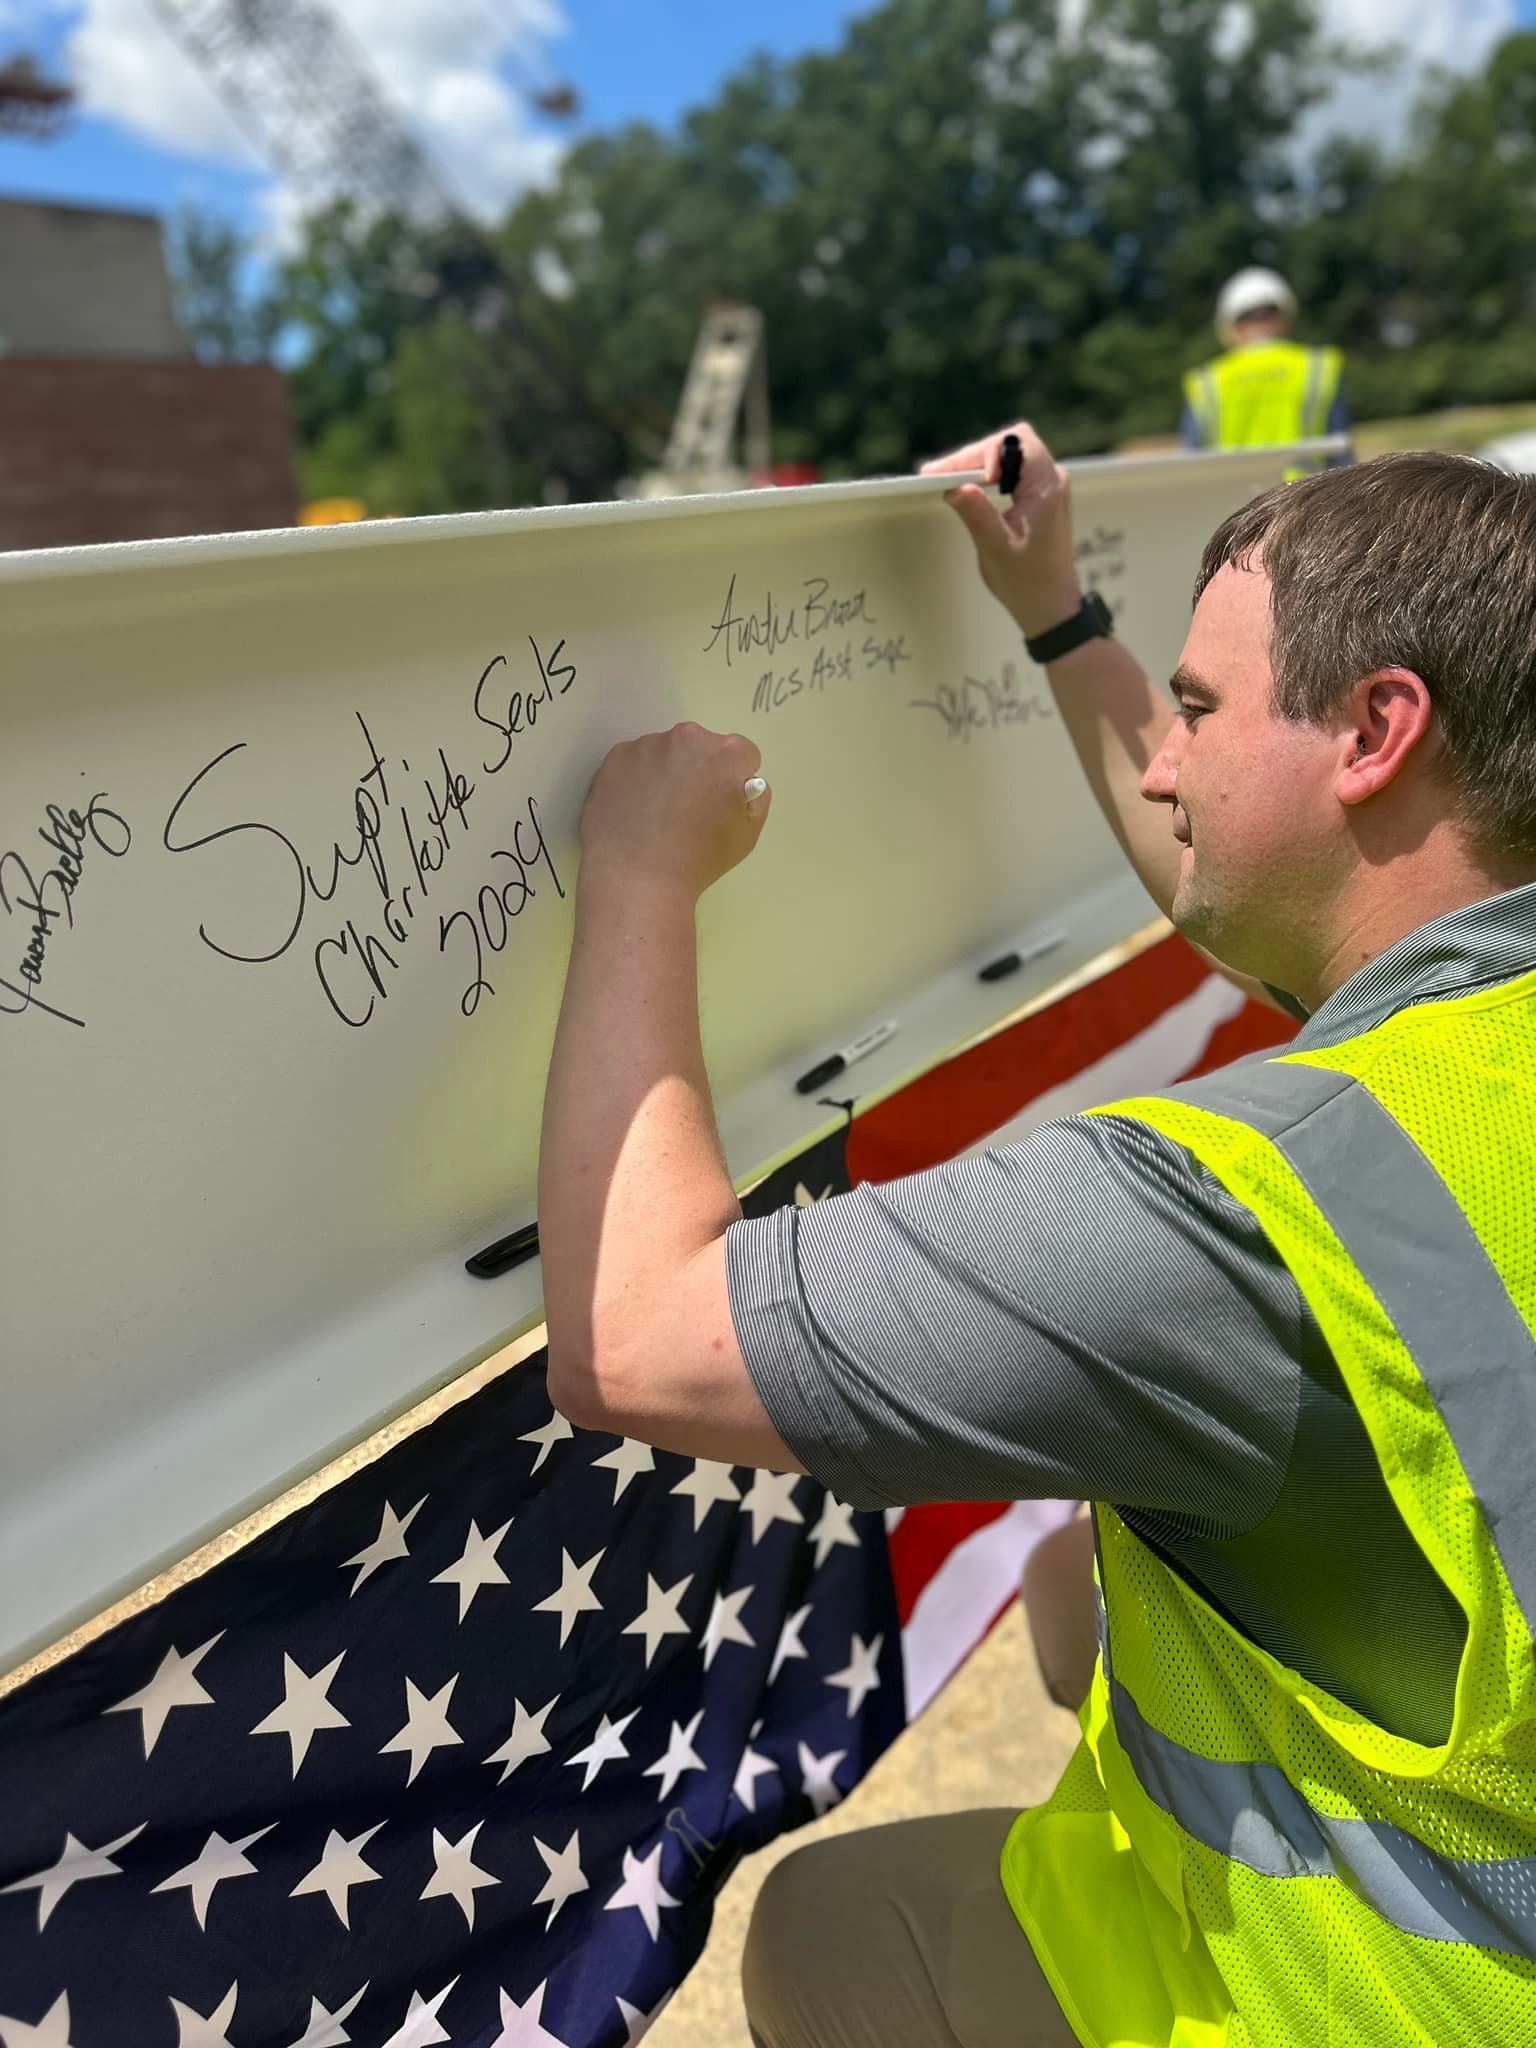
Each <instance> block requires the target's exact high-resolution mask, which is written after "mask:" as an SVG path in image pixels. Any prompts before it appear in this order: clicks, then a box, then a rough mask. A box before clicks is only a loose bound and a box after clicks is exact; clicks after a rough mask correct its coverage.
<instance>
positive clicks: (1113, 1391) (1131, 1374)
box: [726, 883, 1536, 1742]
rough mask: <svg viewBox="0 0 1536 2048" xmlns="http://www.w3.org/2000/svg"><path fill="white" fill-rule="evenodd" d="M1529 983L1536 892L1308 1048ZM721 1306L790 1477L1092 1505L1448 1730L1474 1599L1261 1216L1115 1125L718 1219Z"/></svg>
mask: <svg viewBox="0 0 1536 2048" xmlns="http://www.w3.org/2000/svg"><path fill="white" fill-rule="evenodd" d="M1533 969H1536V883H1532V884H1530V885H1528V886H1526V887H1524V888H1521V889H1515V890H1511V891H1509V892H1507V893H1505V894H1503V895H1500V896H1495V897H1492V898H1490V899H1489V900H1487V901H1486V902H1482V903H1475V904H1471V905H1468V906H1466V907H1464V908H1462V909H1459V910H1454V911H1451V912H1450V913H1448V914H1447V915H1446V916H1444V917H1438V918H1435V919H1434V920H1433V921H1432V922H1431V923H1429V924H1426V925H1423V926H1421V927H1420V928H1419V930H1417V931H1415V932H1413V933H1411V934H1410V935H1409V936H1408V937H1407V938H1405V939H1403V940H1401V941H1400V942H1399V943H1398V944H1397V945H1395V946H1393V947H1392V948H1391V949H1390V950H1389V951H1387V952H1385V953H1383V954H1381V955H1380V956H1379V957H1378V958H1377V959H1375V960H1373V961H1371V962H1370V963H1369V964H1368V965H1367V966H1365V967H1363V968H1361V969H1360V971H1359V972H1358V973H1357V974H1355V975H1353V976H1352V977H1351V978H1350V979H1349V980H1348V981H1347V982H1345V983H1344V985H1343V986H1342V987H1341V988H1339V989H1338V990H1337V991H1336V992H1335V993H1334V994H1333V995H1332V996H1330V997H1329V998H1328V1000H1327V1002H1325V1003H1324V1004H1323V1005H1322V1006H1321V1008H1320V1009H1318V1011H1317V1012H1316V1013H1315V1015H1313V1016H1312V1017H1311V1018H1309V1019H1308V1020H1307V1022H1306V1023H1305V1024H1304V1026H1303V1028H1302V1030H1301V1032H1300V1034H1299V1036H1298V1037H1297V1038H1296V1040H1295V1041H1294V1048H1295V1049H1296V1050H1304V1049H1307V1048H1313V1049H1316V1048H1319V1047H1323V1046H1329V1045H1338V1044H1341V1043H1342V1042H1343V1041H1344V1040H1346V1039H1349V1038H1354V1037H1357V1036H1359V1034H1360V1033H1361V1032H1363V1031H1369V1030H1371V1029H1372V1028H1373V1027H1375V1026H1376V1025H1378V1024H1381V1023H1382V1022H1384V1021H1385V1019H1386V1018H1388V1017H1390V1016H1391V1015H1392V1014H1393V1013H1394V1012H1395V1011H1397V1010H1400V1009H1402V1008H1404V1007H1406V1006H1407V1005H1408V1004H1410V1003H1422V1002H1433V1001H1435V1000H1437V999H1439V1000H1443V999H1444V998H1446V997H1449V996H1457V995H1464V994H1467V993H1469V992H1470V991H1472V990H1474V989H1478V988H1485V987H1489V986H1492V985H1494V984H1496V983H1498V982H1501V981H1508V980H1511V979H1512V978H1513V977H1515V976H1516V975H1519V974H1524V973H1529V972H1531V971H1532V970H1533ZM726 1259H727V1273H728V1278H729V1286H730V1299H731V1312H732V1316H733V1318H734V1321H735V1325H736V1333H737V1337H738V1340H739V1342H740V1344H741V1350H742V1355H743V1357H744V1358H745V1360H746V1364H747V1369H748V1371H749V1372H750V1374H751V1376H752V1380H753V1384H754V1385H755V1387H756V1388H757V1391H758V1394H759V1396H760V1398H761V1400H762V1402H763V1405H764V1407H765V1408H766V1410H767V1412H768V1414H769V1416H770V1418H771V1419H772V1421H773V1424H774V1426H775V1428H776V1429H777V1430H778V1432H779V1434H780V1435H781V1436H782V1437H783V1439H784V1441H785V1443H786V1444H788V1445H789V1447H790V1449H791V1450H792V1451H793V1452H794V1453H795V1455H796V1457H797V1458H798V1459H799V1460H800V1462H801V1463H802V1464H803V1465H804V1466H805V1467H806V1469H807V1471H809V1472H811V1473H812V1474H813V1475H814V1476H815V1477H816V1478H817V1479H819V1480H821V1481H822V1482H823V1483H824V1484H825V1485H826V1486H828V1487H830V1488H831V1489H832V1491H833V1492H834V1493H835V1494H837V1495H838V1497H839V1498H841V1499H842V1500H845V1501H848V1502H850V1503H852V1504H853V1505H854V1506H856V1507H863V1508H878V1507H889V1506H894V1505H897V1504H910V1503H915V1502H918V1501H933V1500H1023V1499H1044V1498H1054V1497H1060V1498H1066V1499H1077V1498H1084V1499H1090V1500H1103V1501H1109V1502H1111V1503H1113V1505H1114V1506H1115V1508H1116V1509H1117V1510H1118V1511H1119V1513H1120V1514H1122V1515H1123V1516H1124V1517H1125V1519H1126V1521H1127V1522H1128V1523H1129V1524H1130V1526H1131V1527H1132V1528H1133V1529H1134V1530H1135V1531H1136V1532H1137V1534H1138V1535H1139V1536H1141V1537H1142V1538H1143V1539H1144V1540H1145V1541H1146V1542H1147V1543H1149V1544H1151V1545H1152V1547H1153V1548H1154V1549H1155V1550H1156V1551H1157V1552H1158V1553H1159V1554H1160V1555H1161V1556H1162V1557H1163V1558H1164V1559H1165V1560H1166V1561H1167V1562H1168V1563H1169V1564H1170V1565H1171V1566H1172V1567H1173V1568H1174V1569H1176V1570H1177V1571H1179V1572H1180V1573H1182V1575H1183V1576H1184V1577H1185V1578H1186V1579H1187V1580H1189V1581H1190V1582H1191V1583H1192V1584H1193V1585H1195V1586H1196V1587H1197V1588H1198V1589H1199V1590H1200V1592H1201V1593H1202V1594H1203V1595H1204V1596H1205V1597H1206V1598H1207V1599H1208V1600H1210V1601H1211V1602H1212V1603H1213V1604H1214V1605H1215V1606H1216V1607H1217V1608H1218V1609H1219V1610H1220V1611H1221V1612H1222V1613H1224V1614H1225V1615H1226V1616H1227V1618H1228V1619H1229V1620H1230V1621H1231V1622H1232V1623H1233V1624H1234V1625H1235V1626H1236V1627H1238V1628H1239V1629H1241V1630H1242V1631H1243V1632H1244V1633H1245V1634H1246V1635H1248V1636H1249V1637H1250V1638H1251V1639H1252V1640H1253V1641H1255V1642H1257V1643H1259V1644H1260V1645H1261V1646H1262V1647H1263V1648H1265V1649H1266V1650H1268V1651H1269V1652H1270V1653H1271V1654H1272V1655H1273V1656H1275V1657H1277V1658H1278V1659H1279V1660H1280V1661H1281V1662H1282V1663H1285V1664H1288V1665H1291V1666H1293V1667H1294V1668H1296V1669H1297V1670H1299V1671H1301V1673H1302V1674H1303V1675H1304V1676H1305V1677H1307V1678H1308V1679H1310V1680H1312V1681H1313V1682H1314V1683H1315V1684H1319V1685H1322V1686H1324V1687H1326V1688H1327V1689H1328V1690H1329V1691H1331V1692H1333V1693H1335V1694H1337V1695H1338V1696H1339V1697H1340V1698H1341V1699H1343V1700H1344V1701H1345V1702H1346V1703H1348V1704H1349V1705H1351V1706H1353V1707H1355V1708H1356V1709H1357V1710H1358V1711H1360V1712H1362V1713H1365V1714H1369V1715H1370V1716H1371V1717H1372V1718H1373V1719H1375V1720H1377V1721H1378V1722H1380V1723H1381V1724H1382V1725H1384V1726H1386V1727H1388V1728H1390V1729H1393V1730H1394V1731H1395V1732H1397V1733H1400V1734H1403V1735H1407V1736H1410V1737H1412V1738H1414V1739H1415V1740H1418V1741H1421V1742H1435V1741H1439V1740H1441V1739H1443V1737H1444V1735H1445V1732H1446V1730H1447V1729H1448V1728H1449V1725H1450V1718H1451V1705H1452V1695H1453V1691H1454V1686H1455V1678H1456V1668H1457V1662H1458V1659H1459V1655H1460V1649H1461V1643H1462V1637H1463V1629H1464V1623H1463V1617H1462V1614H1461V1610H1460V1608H1459V1607H1458V1606H1457V1605H1456V1603H1455V1601H1454V1599H1453V1598H1452V1597H1451V1595H1450V1594H1449V1593H1448V1591H1447V1590H1446V1588H1445V1587H1444V1586H1443V1585H1442V1583H1441V1581H1440V1580H1439V1578H1438V1577H1437V1576H1436V1575H1435V1573H1434V1572H1433V1570H1432V1569H1431V1568H1430V1566H1429V1564H1428V1563H1427V1561H1426V1560H1425V1558H1424V1557H1423V1555H1422V1553H1421V1552H1420V1551H1419V1549H1418V1547H1417V1545H1416V1544H1415V1542H1414V1541H1413V1538H1412V1537H1411V1536H1410V1534H1409V1532H1408V1530H1407V1528H1406V1526H1405V1525H1404V1523H1403V1522H1402V1520H1401V1518H1400V1516H1399V1515H1398V1513H1397V1510H1396V1508H1395V1506H1394V1505H1393V1502H1392V1498H1391V1495H1390V1493H1389V1492H1388V1490H1387V1487H1386V1483H1385V1481H1384V1480H1383V1478H1382V1476H1381V1470H1380V1467H1379V1465H1378V1464H1377V1461H1376V1457H1375V1454H1374V1452H1373V1451H1372V1449H1371V1446H1370V1442H1369V1439H1368V1438H1367V1436H1366V1432H1365V1428H1364V1425H1363V1424H1362V1422H1361V1421H1360V1417H1359V1415H1358V1413H1357V1411H1356V1409H1355V1407H1354V1404H1353V1402H1352V1401H1351V1400H1350V1399H1349V1396H1348V1394H1347V1392H1346V1391H1345V1387H1344V1383H1343V1380H1342V1377H1341V1376H1340V1373H1339V1370H1338V1367H1337V1365H1336V1364H1335V1362H1334V1359H1333V1356H1332V1354H1331V1352H1330V1350H1329V1347H1328V1345H1327V1344H1326V1342H1325V1341H1324V1339H1323V1336H1322V1332H1321V1331H1320V1330H1319V1328H1318V1326H1317V1323H1316V1320H1315V1319H1314V1317H1313V1316H1312V1313H1311V1311H1310V1310H1309V1309H1308V1307H1307V1305H1306V1303H1305V1302H1304V1301H1303V1299H1302V1297H1301V1293H1300V1290H1299V1289H1298V1288H1297V1286H1296V1283H1295V1281H1294V1280H1293V1279H1292V1278H1291V1275H1290V1272H1289V1270H1288V1269H1287V1267H1286V1266H1285V1264H1284V1262H1283V1261H1282V1260H1281V1258H1280V1256H1279V1254H1278V1253H1277V1252H1276V1251H1275V1249H1274V1247H1273V1246H1272V1245H1271V1243H1270V1241H1269V1239H1268V1237H1267V1236H1266V1235H1265V1232H1264V1230H1263V1228H1262V1226H1261V1225H1260V1224H1259V1222H1258V1220H1257V1218H1256V1217H1255V1216H1254V1215H1253V1214H1252V1212H1251V1211H1250V1210H1248V1209H1247V1208H1246V1207H1244V1206H1243V1205H1242V1204H1241V1203H1239V1202H1237V1201H1235V1200H1234V1199H1233V1198H1232V1197H1231V1196H1230V1195H1229V1194H1227V1192H1226V1191H1225V1189H1224V1188H1222V1186H1221V1185H1220V1183H1219V1182H1218V1181H1217V1180H1216V1179H1215V1177H1214V1176H1213V1175H1212V1174H1210V1173H1209V1172H1208V1171H1207V1170H1206V1169H1205V1168H1204V1167H1202V1166H1200V1165H1199V1164H1198V1163H1197V1162H1196V1161H1195V1160H1194V1159H1193V1157H1192V1156H1191V1155H1190V1154H1189V1153H1188V1152H1187V1151H1186V1150H1185V1149H1184V1148H1183V1147H1182V1146H1180V1145H1177V1144H1175V1143H1173V1142H1172V1141H1171V1140H1169V1139H1167V1138H1164V1137H1163V1136H1162V1135H1160V1134H1159V1133H1156V1132H1152V1131H1149V1130H1147V1129H1146V1128H1145V1126H1143V1125H1140V1124H1137V1123H1133V1122H1131V1121H1130V1120H1128V1119H1125V1118H1118V1117H1094V1118H1068V1119H1064V1120H1063V1121H1061V1122H1058V1123H1053V1124H1047V1125H1044V1126H1042V1127H1041V1128H1040V1129H1039V1130H1037V1131H1034V1132H1033V1133H1031V1134H1030V1136H1028V1137H1027V1138H1025V1139H1024V1140H1022V1141H1021V1142H1020V1143H1018V1144H1010V1145H1001V1146H998V1147H997V1148H996V1149H995V1150H991V1151H985V1152H982V1153H980V1154H977V1155H974V1156H971V1157H968V1158H964V1159H958V1160H955V1161H953V1162H951V1163H950V1164H948V1165H944V1166H937V1167H932V1168H930V1169H928V1170H927V1171H926V1172H923V1173H916V1174H911V1175H909V1176H908V1177H906V1178H905V1179H902V1180H897V1181H891V1182H887V1183H886V1184H885V1185H883V1186H878V1187H876V1186H864V1187H860V1188H857V1189H855V1190H854V1191H853V1193H852V1194H848V1195H839V1196H834V1197H833V1198H832V1199H831V1200H829V1201H826V1202H823V1203H820V1204H818V1205H817V1206H816V1207H814V1208H809V1209H794V1208H790V1209H782V1210H780V1211H779V1212H778V1213H777V1214H775V1215H772V1216H767V1217H763V1218H761V1219H757V1220H753V1221H750V1222H741V1223H736V1224H733V1225H732V1226H731V1229H730V1231H729V1232H728V1234H727V1238H726Z"/></svg>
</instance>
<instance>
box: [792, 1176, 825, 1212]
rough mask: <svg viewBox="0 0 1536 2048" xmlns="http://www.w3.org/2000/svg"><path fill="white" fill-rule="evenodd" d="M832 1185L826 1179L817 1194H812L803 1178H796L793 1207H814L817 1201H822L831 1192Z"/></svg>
mask: <svg viewBox="0 0 1536 2048" xmlns="http://www.w3.org/2000/svg"><path fill="white" fill-rule="evenodd" d="M832 1185H833V1184H832V1182H831V1181H828V1182H827V1184H826V1186H825V1187H824V1188H823V1189H822V1191H821V1193H820V1194H819V1195H813V1194H812V1193H811V1191H810V1189H809V1188H808V1187H807V1186H806V1184H805V1182H804V1181H803V1180H797V1181H796V1182H795V1207H796V1208H797V1209H814V1208H815V1206H816V1204H817V1203H818V1202H824V1201H825V1200H826V1199H827V1197H828V1195H830V1194H831V1192H832Z"/></svg>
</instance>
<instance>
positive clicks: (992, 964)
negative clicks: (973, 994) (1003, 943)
mask: <svg viewBox="0 0 1536 2048" xmlns="http://www.w3.org/2000/svg"><path fill="white" fill-rule="evenodd" d="M1066 943H1067V935H1066V933H1065V932H1052V933H1050V935H1049V936H1048V937H1046V938H1043V939H1036V940H1035V942H1034V944H1033V945H1032V946H1026V947H1025V948H1024V950H1023V951H1022V952H1021V953H1000V954H999V955H998V957H997V959H995V960H989V961H988V962H987V964H986V966H985V967H978V968H977V970H976V979H977V980H978V981H1001V980H1003V978H1004V977H1005V976H1006V975H1009V974H1017V973H1018V971H1019V969H1020V968H1021V967H1028V966H1031V965H1032V964H1033V962H1035V961H1036V960H1043V959H1044V958H1045V956H1046V954H1047V953H1054V952H1055V951H1056V948H1057V947H1058V946H1064V945H1065V944H1066Z"/></svg>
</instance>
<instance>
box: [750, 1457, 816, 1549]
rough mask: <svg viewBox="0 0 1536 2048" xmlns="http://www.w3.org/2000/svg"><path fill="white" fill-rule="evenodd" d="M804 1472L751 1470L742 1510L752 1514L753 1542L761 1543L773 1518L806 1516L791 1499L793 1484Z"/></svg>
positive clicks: (791, 1519)
mask: <svg viewBox="0 0 1536 2048" xmlns="http://www.w3.org/2000/svg"><path fill="white" fill-rule="evenodd" d="M804 1476H805V1475H804V1474H803V1473H800V1472H766V1471H763V1470H761V1469H759V1470H758V1471H756V1472H754V1473H753V1474H752V1484H751V1485H750V1486H749V1487H748V1489H747V1491H746V1493H745V1494H744V1495H743V1497H742V1503H741V1512H742V1513H743V1514H744V1515H750V1516H751V1517H752V1541H753V1542H754V1543H761V1542H762V1540H763V1536H764V1534H765V1532H766V1531H767V1530H769V1529H771V1528H772V1527H773V1525H774V1523H775V1522H803V1521H804V1520H805V1517H804V1515H802V1514H801V1512H800V1510H799V1509H798V1508H797V1507H796V1506H795V1503H794V1491H795V1488H796V1487H797V1486H798V1485H799V1484H800V1481H801V1479H802V1478H803V1477H804Z"/></svg>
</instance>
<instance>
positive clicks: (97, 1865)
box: [3, 1821, 149, 2026]
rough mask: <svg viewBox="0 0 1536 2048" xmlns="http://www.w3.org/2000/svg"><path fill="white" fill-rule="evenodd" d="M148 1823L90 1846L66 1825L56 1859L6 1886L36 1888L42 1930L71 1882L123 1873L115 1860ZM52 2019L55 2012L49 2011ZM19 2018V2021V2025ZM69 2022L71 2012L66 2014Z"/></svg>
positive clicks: (10, 1888) (18, 1889) (12, 1889)
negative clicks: (118, 1853)
mask: <svg viewBox="0 0 1536 2048" xmlns="http://www.w3.org/2000/svg"><path fill="white" fill-rule="evenodd" d="M148 1825H149V1823H148V1822H147V1821H140V1823H139V1825H138V1826H137V1827H136V1828H130V1829H129V1830H128V1832H127V1834H126V1835H119V1836H118V1838H117V1840H116V1841H115V1842H106V1843H103V1845H102V1846H101V1848H99V1849H88V1848H87V1847H86V1846H85V1844H84V1842H77V1841H76V1840H75V1838H74V1836H73V1835H72V1834H70V1832H69V1831H68V1829H67V1828H66V1830H65V1832H64V1846H63V1848H62V1849H61V1850H60V1851H59V1860H58V1862H57V1863H50V1864H49V1866H48V1868H47V1869H46V1870H35V1871H34V1872H33V1873H32V1875H31V1876H30V1877H18V1878H17V1879H16V1881H15V1883H14V1884H8V1885H6V1886H4V1887H3V1890H4V1891H7V1892H25V1891H32V1890H34V1889H35V1890H36V1892H37V1931H38V1933H39V1934H41V1933H42V1931H43V1929H44V1928H45V1927H46V1926H47V1925H48V1916H49V1914H50V1913H51V1912H52V1911H53V1909H54V1907H55V1906H56V1905H57V1904H58V1903H59V1901H60V1899H62V1898H63V1896H64V1894H65V1893H66V1892H67V1891H68V1890H69V1888H70V1886H71V1885H72V1884H81V1883H83V1882H84V1880H85V1879H86V1878H88V1877H121V1876H122V1871H121V1870H120V1869H119V1868H118V1866H117V1865H116V1864H115V1863H114V1862H113V1861H112V1858H113V1857H114V1856H115V1855H116V1854H117V1852H118V1850H119V1849H125V1848H127V1846H128V1844H129V1843H130V1842H131V1841H132V1840H133V1838H134V1836H135V1835H142V1834H143V1832H144V1830H145V1828H146V1827H147V1826H148ZM48 2017H49V2020H51V2019H52V2017H53V2015H52V2013H50V2014H49V2016H48ZM19 2024H20V2022H18V2025H19ZM65 2024H66V2026H67V2025H68V2015H67V2014H66V2016H65Z"/></svg>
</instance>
